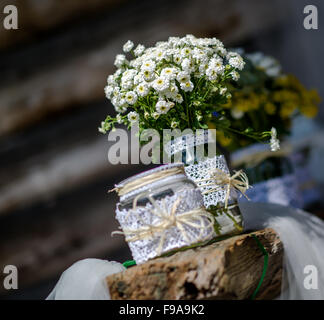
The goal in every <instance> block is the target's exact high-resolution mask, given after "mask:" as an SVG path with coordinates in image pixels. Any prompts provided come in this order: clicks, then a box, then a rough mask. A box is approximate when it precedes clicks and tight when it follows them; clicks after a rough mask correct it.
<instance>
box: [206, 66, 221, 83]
mask: <svg viewBox="0 0 324 320" xmlns="http://www.w3.org/2000/svg"><path fill="white" fill-rule="evenodd" d="M206 76H207V77H208V80H209V81H214V80H216V79H217V77H218V74H217V71H216V69H215V68H213V67H212V66H209V67H208V68H207V70H206Z"/></svg>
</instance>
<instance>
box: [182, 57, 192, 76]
mask: <svg viewBox="0 0 324 320" xmlns="http://www.w3.org/2000/svg"><path fill="white" fill-rule="evenodd" d="M181 67H182V70H184V71H186V72H188V73H189V72H190V71H191V67H192V65H191V61H190V60H189V59H188V58H185V59H183V61H182V62H181Z"/></svg>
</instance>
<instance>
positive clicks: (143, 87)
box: [136, 83, 149, 97]
mask: <svg viewBox="0 0 324 320" xmlns="http://www.w3.org/2000/svg"><path fill="white" fill-rule="evenodd" d="M136 92H137V94H138V95H139V96H140V97H145V96H146V95H147V94H148V93H149V88H148V86H147V84H145V83H140V84H139V85H138V86H137V87H136Z"/></svg>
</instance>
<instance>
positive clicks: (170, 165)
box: [115, 162, 184, 188]
mask: <svg viewBox="0 0 324 320" xmlns="http://www.w3.org/2000/svg"><path fill="white" fill-rule="evenodd" d="M177 167H179V168H180V167H184V164H183V163H182V162H175V163H168V164H163V165H161V166H158V167H156V168H153V169H149V170H145V171H143V172H140V173H137V174H135V175H133V176H131V177H129V178H127V179H124V180H122V181H121V182H119V183H118V184H116V185H115V187H116V188H123V187H124V186H125V185H126V184H128V183H130V182H133V181H134V180H137V179H140V178H143V177H146V176H148V175H150V174H152V173H156V172H160V171H164V170H168V169H171V168H177Z"/></svg>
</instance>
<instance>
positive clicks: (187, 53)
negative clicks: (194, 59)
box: [181, 47, 192, 58]
mask: <svg viewBox="0 0 324 320" xmlns="http://www.w3.org/2000/svg"><path fill="white" fill-rule="evenodd" d="M191 52H192V51H191V49H190V48H189V47H185V48H182V50H181V56H182V57H183V58H185V57H189V56H190V54H191Z"/></svg>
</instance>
